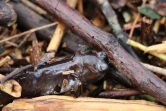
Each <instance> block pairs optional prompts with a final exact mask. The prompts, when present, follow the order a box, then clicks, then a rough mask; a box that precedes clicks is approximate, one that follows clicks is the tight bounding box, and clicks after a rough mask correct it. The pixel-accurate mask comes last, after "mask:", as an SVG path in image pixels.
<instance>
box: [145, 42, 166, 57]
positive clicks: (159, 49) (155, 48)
mask: <svg viewBox="0 0 166 111" xmlns="http://www.w3.org/2000/svg"><path fill="white" fill-rule="evenodd" d="M149 52H154V53H158V54H163V53H166V41H163V42H162V44H157V45H152V46H149V47H147V48H146V50H145V53H149Z"/></svg>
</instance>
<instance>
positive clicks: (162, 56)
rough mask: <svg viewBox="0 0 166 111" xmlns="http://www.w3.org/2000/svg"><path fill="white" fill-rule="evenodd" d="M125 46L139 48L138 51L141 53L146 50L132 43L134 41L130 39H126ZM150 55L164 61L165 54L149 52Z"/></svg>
mask: <svg viewBox="0 0 166 111" xmlns="http://www.w3.org/2000/svg"><path fill="white" fill-rule="evenodd" d="M127 44H129V45H131V46H133V47H136V48H139V49H140V50H142V51H145V50H146V48H147V47H146V46H144V45H142V44H140V43H138V42H136V41H134V40H131V39H128V41H127ZM150 54H152V55H153V56H156V57H158V58H160V59H162V60H164V61H166V55H165V54H157V53H154V52H150Z"/></svg>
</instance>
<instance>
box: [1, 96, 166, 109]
mask: <svg viewBox="0 0 166 111" xmlns="http://www.w3.org/2000/svg"><path fill="white" fill-rule="evenodd" d="M89 103H90V104H89ZM117 106H120V107H117ZM69 110H70V111H129V110H130V111H166V109H165V107H164V106H160V105H156V104H154V103H151V102H147V101H143V100H140V101H138V100H137V101H134V100H114V99H100V98H81V97H80V98H77V99H75V98H73V97H67V96H43V97H37V98H32V99H18V100H14V102H13V103H11V104H8V105H7V106H5V107H4V108H3V109H2V111H69Z"/></svg>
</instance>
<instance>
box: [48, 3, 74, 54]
mask: <svg viewBox="0 0 166 111" xmlns="http://www.w3.org/2000/svg"><path fill="white" fill-rule="evenodd" d="M66 2H67V3H68V5H69V6H71V7H72V8H75V7H76V4H77V0H67V1H66ZM64 33H65V26H64V25H63V24H61V23H59V24H58V26H57V28H56V30H55V32H54V35H53V37H52V39H51V41H50V43H49V45H48V47H47V52H55V54H56V52H57V51H58V49H59V46H60V43H61V41H62V38H63V35H64Z"/></svg>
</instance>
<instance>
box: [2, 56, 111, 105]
mask: <svg viewBox="0 0 166 111" xmlns="http://www.w3.org/2000/svg"><path fill="white" fill-rule="evenodd" d="M103 55H104V54H103V53H98V55H97V56H96V55H76V56H69V57H61V58H56V59H55V60H50V61H48V62H46V63H43V64H40V65H38V69H37V71H34V67H33V66H32V67H29V68H27V69H24V70H23V71H21V72H19V73H18V74H17V75H16V76H15V77H13V78H12V79H15V80H16V81H18V82H19V83H20V85H21V86H22V97H35V96H41V95H48V94H59V93H64V92H70V91H72V92H74V94H75V95H74V96H76V97H77V96H79V95H80V94H81V92H80V91H81V90H80V89H81V87H82V86H83V85H87V84H89V83H92V82H95V81H97V80H99V79H100V78H102V77H103V76H104V75H105V71H106V70H107V68H108V66H107V64H106V63H105V62H104V61H103V58H104V57H105V55H104V56H103ZM25 67H26V66H25ZM72 70H73V71H74V73H69V74H66V75H65V74H63V72H65V71H72ZM64 80H65V81H66V82H67V83H68V84H66V83H64ZM0 97H3V98H4V99H6V98H5V96H3V95H2V94H1V93H0ZM3 98H2V99H0V104H3V101H2V100H3ZM10 100H11V99H10Z"/></svg>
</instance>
